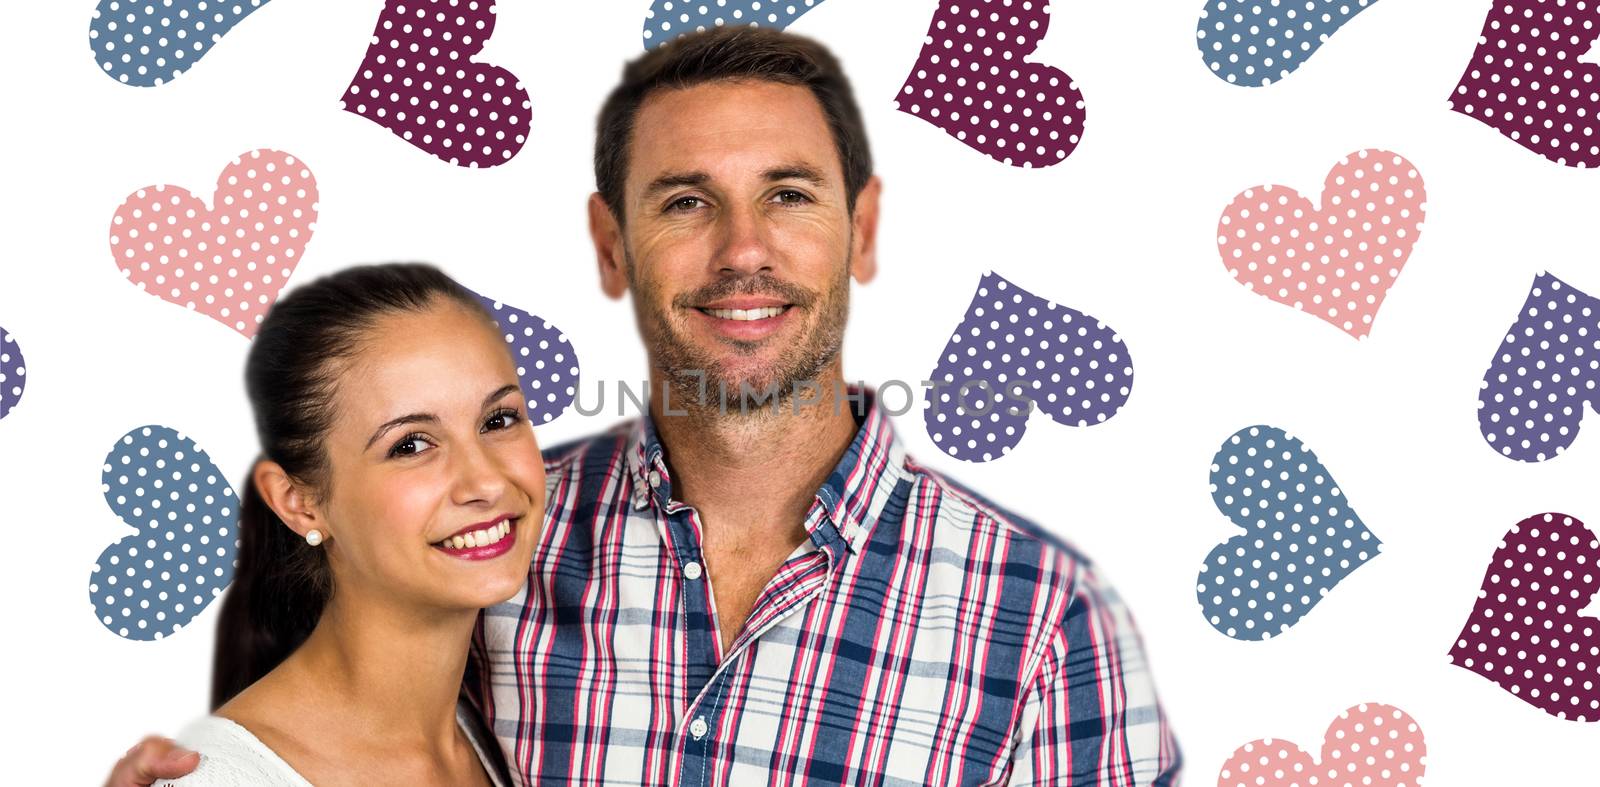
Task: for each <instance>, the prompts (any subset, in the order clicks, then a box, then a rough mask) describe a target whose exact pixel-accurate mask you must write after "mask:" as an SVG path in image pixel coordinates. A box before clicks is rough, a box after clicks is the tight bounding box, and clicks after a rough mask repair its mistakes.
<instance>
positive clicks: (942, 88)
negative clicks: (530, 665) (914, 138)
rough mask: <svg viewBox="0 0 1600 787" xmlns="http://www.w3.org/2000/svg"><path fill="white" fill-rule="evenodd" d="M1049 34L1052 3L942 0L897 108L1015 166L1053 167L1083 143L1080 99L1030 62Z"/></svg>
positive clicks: (1054, 71) (1055, 72) (1054, 73)
mask: <svg viewBox="0 0 1600 787" xmlns="http://www.w3.org/2000/svg"><path fill="white" fill-rule="evenodd" d="M1049 27H1050V0H1021V2H1015V1H1014V0H954V1H952V0H940V2H939V5H938V9H937V10H936V11H934V14H933V22H932V23H931V24H930V25H929V26H928V36H927V38H926V39H925V42H924V43H923V45H922V52H921V53H920V54H919V55H918V56H917V63H916V65H915V66H912V68H911V74H910V75H908V76H907V77H906V81H905V84H904V85H902V86H901V87H900V95H899V96H898V97H897V98H896V100H895V107H896V108H898V109H899V110H900V111H901V112H905V113H907V114H910V115H915V116H917V117H920V118H922V119H923V120H926V121H928V122H929V123H932V124H933V125H935V126H938V127H939V128H941V129H943V130H944V133H946V134H949V135H950V136H952V137H955V138H956V139H958V140H960V141H962V142H964V143H966V144H967V146H968V147H970V148H972V149H973V150H976V151H979V152H980V153H985V154H987V155H988V156H990V157H991V158H993V159H995V160H996V161H1001V162H1004V163H1006V164H1010V165H1012V166H1014V167H1025V168H1030V167H1048V166H1050V165H1052V164H1057V163H1060V162H1061V161H1062V160H1064V159H1066V157H1067V156H1070V155H1072V151H1073V150H1074V149H1076V148H1077V146H1078V140H1079V139H1080V138H1081V137H1082V136H1083V115H1084V103H1083V94H1082V93H1081V92H1079V91H1078V85H1077V83H1075V82H1073V81H1072V77H1070V76H1067V74H1066V73H1065V72H1063V71H1062V70H1061V69H1059V68H1056V67H1054V66H1047V65H1042V64H1039V63H1029V62H1025V61H1024V60H1023V58H1025V57H1027V56H1028V55H1030V54H1032V53H1033V51H1034V49H1035V48H1036V47H1037V46H1038V45H1039V40H1040V39H1041V38H1044V34H1045V31H1046V30H1048V29H1049Z"/></svg>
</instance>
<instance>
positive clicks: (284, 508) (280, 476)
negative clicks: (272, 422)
mask: <svg viewBox="0 0 1600 787" xmlns="http://www.w3.org/2000/svg"><path fill="white" fill-rule="evenodd" d="M250 477H251V480H253V481H254V482H255V485H256V491H258V492H260V493H261V499H262V500H264V501H266V504H267V507H268V508H270V509H272V512H273V513H274V514H277V515H278V518H279V519H281V520H283V523H284V524H286V525H288V526H289V529H290V530H293V531H294V532H296V533H299V534H300V535H301V536H304V535H305V534H306V533H308V532H310V531H312V530H320V531H322V537H323V539H324V540H326V539H328V538H331V537H332V536H333V531H331V530H329V529H328V520H327V518H326V517H325V516H323V514H322V511H321V510H320V509H319V508H317V506H316V505H314V504H313V503H312V500H311V495H310V493H309V492H308V490H306V489H304V488H303V487H301V486H300V485H299V484H297V483H295V482H294V480H293V479H291V478H290V477H289V474H288V473H286V472H284V470H283V466H282V465H280V464H278V463H277V462H274V461H272V460H270V459H262V460H261V461H259V462H256V466H255V467H253V468H251V470H250Z"/></svg>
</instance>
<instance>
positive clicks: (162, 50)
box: [89, 0, 271, 87]
mask: <svg viewBox="0 0 1600 787" xmlns="http://www.w3.org/2000/svg"><path fill="white" fill-rule="evenodd" d="M269 2H271V0H100V4H99V5H97V6H95V9H94V18H93V19H91V20H89V47H90V48H91V49H93V50H94V58H95V62H97V63H99V64H100V68H101V70H102V71H104V72H105V73H106V75H107V76H110V77H111V78H112V79H115V80H117V81H118V82H121V83H123V84H125V85H133V86H135V87H153V86H156V85H160V84H163V83H165V82H171V81H172V80H174V79H177V78H178V76H179V75H181V74H182V73H183V72H185V71H187V70H189V68H191V67H192V66H194V64H195V63H198V62H200V59H201V58H203V57H205V56H206V55H208V54H210V53H211V48H212V47H213V46H214V45H215V44H216V43H217V42H218V41H221V40H222V37H223V36H225V35H227V34H228V31H230V30H232V29H233V28H234V25H237V24H239V23H240V22H243V21H244V20H245V18H246V17H248V16H250V14H252V13H254V12H255V10H256V9H258V8H260V7H262V6H264V5H266V4H267V3H269Z"/></svg>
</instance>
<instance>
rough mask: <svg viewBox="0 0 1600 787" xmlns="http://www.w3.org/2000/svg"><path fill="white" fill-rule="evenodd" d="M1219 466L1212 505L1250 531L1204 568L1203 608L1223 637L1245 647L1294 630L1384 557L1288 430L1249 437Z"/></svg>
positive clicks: (1220, 457)
mask: <svg viewBox="0 0 1600 787" xmlns="http://www.w3.org/2000/svg"><path fill="white" fill-rule="evenodd" d="M1211 462H1212V464H1211V499H1212V500H1213V501H1215V502H1216V504H1217V510H1219V511H1221V512H1222V513H1223V515H1224V516H1226V517H1228V519H1229V520H1231V521H1232V522H1233V523H1234V524H1235V525H1238V526H1239V527H1240V528H1242V529H1243V530H1244V531H1245V532H1244V534H1242V535H1237V536H1234V537H1233V538H1230V539H1228V540H1227V542H1226V543H1223V544H1220V545H1218V546H1217V548H1216V549H1213V550H1211V554H1210V555H1207V556H1206V562H1205V563H1204V564H1203V565H1201V566H1200V576H1199V583H1198V585H1197V587H1196V593H1197V594H1198V596H1199V599H1200V609H1201V610H1202V611H1203V612H1204V613H1205V616H1206V621H1207V622H1209V623H1210V624H1211V627H1212V628H1214V629H1216V630H1217V631H1220V632H1222V633H1223V634H1225V635H1227V636H1229V637H1232V638H1234V639H1240V640H1263V639H1271V638H1272V637H1274V636H1277V635H1278V634H1281V633H1283V632H1285V631H1288V630H1289V627H1290V626H1293V625H1295V624H1296V623H1298V622H1300V619H1301V618H1302V617H1305V615H1306V613H1308V612H1310V611H1311V608H1312V607H1315V606H1316V605H1317V603H1318V602H1320V601H1321V600H1322V597H1323V596H1326V595H1327V594H1328V592H1329V591H1331V590H1333V588H1334V586H1336V585H1338V584H1339V583H1340V582H1341V581H1343V580H1344V579H1345V577H1348V576H1349V575H1350V573H1351V572H1352V571H1355V570H1356V569H1357V568H1360V567H1361V566H1362V565H1364V564H1365V563H1366V562H1367V561H1369V560H1371V559H1372V558H1374V557H1376V556H1377V555H1378V553H1379V552H1380V551H1382V550H1383V543H1382V542H1381V541H1379V540H1378V537H1377V536H1375V535H1373V534H1372V531H1370V530H1368V529H1367V526H1366V524H1364V523H1363V522H1362V521H1361V517H1359V516H1357V515H1356V512H1355V510H1354V509H1352V508H1351V507H1350V501H1349V500H1347V499H1346V498H1345V496H1344V492H1343V491H1342V490H1340V489H1339V486H1338V484H1336V483H1334V480H1333V474H1332V473H1329V472H1328V469H1327V468H1326V467H1323V466H1322V463H1321V462H1320V461H1318V460H1317V455H1316V454H1314V453H1312V452H1311V451H1310V449H1308V448H1306V447H1305V445H1304V444H1303V443H1301V442H1300V440H1299V439H1298V438H1295V437H1292V436H1290V435H1289V434H1287V433H1286V432H1284V431H1283V430H1282V429H1279V428H1277V427H1274V426H1251V427H1247V428H1245V429H1241V430H1239V431H1238V432H1235V433H1234V434H1233V436H1232V437H1229V438H1228V440H1227V442H1225V443H1223V444H1222V449H1221V450H1220V451H1218V452H1217V455H1216V456H1215V457H1214V458H1213V459H1212V460H1211Z"/></svg>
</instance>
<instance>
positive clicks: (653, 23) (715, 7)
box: [644, 0, 824, 49]
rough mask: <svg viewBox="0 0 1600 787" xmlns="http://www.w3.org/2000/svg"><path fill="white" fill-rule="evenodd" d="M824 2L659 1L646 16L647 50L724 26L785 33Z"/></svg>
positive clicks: (769, 0) (749, 0) (652, 4)
mask: <svg viewBox="0 0 1600 787" xmlns="http://www.w3.org/2000/svg"><path fill="white" fill-rule="evenodd" d="M823 2H824V0H782V2H774V0H655V2H654V3H651V4H650V10H648V11H646V12H645V15H644V48H645V49H654V48H655V47H658V46H661V45H662V44H664V43H666V42H668V41H671V40H672V39H674V38H677V37H678V36H681V35H683V34H684V33H691V32H696V31H701V30H707V29H709V28H712V27H722V26H723V25H749V26H751V27H771V28H775V29H778V30H782V29H784V28H786V27H788V26H789V25H790V23H792V22H794V21H795V20H796V19H799V18H800V17H802V16H805V15H806V12H807V11H810V10H811V9H813V8H816V7H817V6H819V5H822V3H823Z"/></svg>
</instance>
